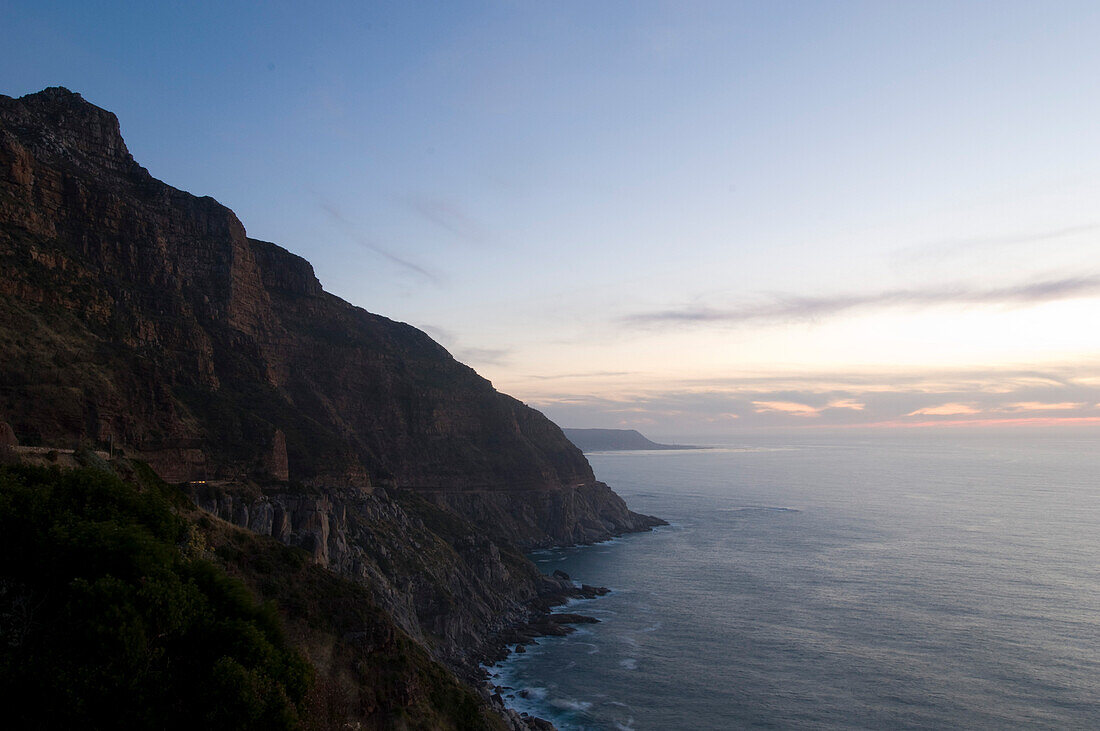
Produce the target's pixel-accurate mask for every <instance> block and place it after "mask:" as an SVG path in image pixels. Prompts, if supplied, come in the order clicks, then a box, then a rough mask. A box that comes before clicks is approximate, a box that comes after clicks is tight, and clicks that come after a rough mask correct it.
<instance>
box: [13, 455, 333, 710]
mask: <svg viewBox="0 0 1100 731" xmlns="http://www.w3.org/2000/svg"><path fill="white" fill-rule="evenodd" d="M170 505H171V496H169V495H167V494H166V493H165V492H164V491H163V490H158V489H154V488H149V487H146V488H144V489H138V488H137V487H135V486H133V485H129V484H126V483H123V482H122V481H121V480H119V479H118V478H117V477H115V476H113V475H110V474H107V473H104V472H102V471H100V470H96V469H83V470H76V471H72V472H64V473H63V472H61V471H59V470H58V469H57V468H56V467H55V468H49V469H46V468H36V467H18V466H15V467H12V466H5V467H0V624H2V625H4V627H3V628H2V629H0V687H3V688H5V695H6V696H7V697H8V699H9V700H8V702H7V704H6V707H5V710H4V717H5V723H6V724H8V728H13V727H14V728H31V727H33V728H50V727H53V728H62V727H63V728H85V727H90V728H97V727H98V728H152V727H156V728H181V729H182V728H240V729H248V728H265V729H268V728H274V729H278V728H293V727H295V726H296V725H297V722H298V712H299V709H300V708H301V706H302V703H303V700H304V698H305V696H306V694H307V692H308V690H309V688H310V684H311V682H312V670H311V667H310V666H309V664H308V663H307V662H306V661H305V660H304V659H303V658H302V657H301V655H299V654H298V653H297V652H296V651H294V650H293V649H292V648H291V647H290V646H289V645H288V644H287V642H286V640H285V638H284V636H283V631H282V628H281V625H280V622H279V618H278V614H277V613H276V612H275V610H274V607H273V606H272V605H270V604H268V605H263V604H260V603H258V602H257V601H256V600H255V598H254V597H253V595H252V594H251V593H250V592H249V591H248V589H247V588H246V587H245V586H244V585H243V584H241V583H240V582H239V581H236V580H234V579H231V578H230V577H229V576H227V575H226V574H225V572H224V571H223V570H222V569H220V568H219V567H217V566H216V565H214V564H212V563H210V562H209V561H206V560H203V559H202V558H201V557H200V556H201V553H200V552H196V551H181V550H180V548H179V547H178V546H180V545H183V546H187V545H188V542H189V540H190V538H191V535H192V530H191V527H192V526H191V524H189V523H188V522H187V521H186V520H184V519H182V518H181V517H179V516H178V515H177V514H175V513H174V512H173V511H172V508H171V507H170Z"/></svg>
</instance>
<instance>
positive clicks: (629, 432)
mask: <svg viewBox="0 0 1100 731" xmlns="http://www.w3.org/2000/svg"><path fill="white" fill-rule="evenodd" d="M562 431H563V432H565V437H566V438H567V439H568V440H569V441H571V442H573V444H576V445H577V446H578V447H579V448H580V450H581V451H582V452H609V451H615V450H629V449H701V447H693V446H691V445H687V444H658V443H657V442H652V441H650V440H649V439H646V438H645V437H644V436H643V435H642V434H641V432H638V431H636V430H634V429H562Z"/></svg>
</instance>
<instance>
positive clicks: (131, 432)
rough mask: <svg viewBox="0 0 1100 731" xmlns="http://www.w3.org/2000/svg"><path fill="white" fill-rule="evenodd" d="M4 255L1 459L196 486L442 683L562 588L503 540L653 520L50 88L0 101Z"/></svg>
mask: <svg viewBox="0 0 1100 731" xmlns="http://www.w3.org/2000/svg"><path fill="white" fill-rule="evenodd" d="M0 269H2V271H3V276H2V277H0V422H7V423H10V425H11V429H10V430H5V432H4V433H5V434H7V433H8V431H10V432H12V434H11V435H10V436H11V439H9V440H8V441H11V442H12V443H14V441H15V437H18V441H19V442H20V443H21V444H22V445H23V446H20V447H11V448H10V449H18V450H23V451H22V452H21V454H23V455H24V458H27V459H29V458H31V457H33V458H34V459H47V457H44V456H42V455H40V454H37V452H34V449H35V448H36V447H50V448H61V447H70V446H73V443H74V442H81V443H84V444H88V443H93V444H94V445H98V446H99V447H100V448H101V449H106V448H107V447H108V446H112V447H113V448H114V449H115V451H116V453H117V451H118V450H119V449H121V450H123V451H124V452H125V454H126V455H127V456H129V457H135V458H138V459H140V460H143V461H146V462H148V463H149V464H150V465H152V466H153V467H154V469H155V470H156V471H157V472H158V473H159V474H160V475H161V476H162V477H164V478H165V479H167V480H168V481H171V482H185V481H192V480H194V481H199V480H201V481H204V483H205V484H204V485H197V486H192V497H193V498H194V499H195V500H196V502H197V503H198V504H199V505H200V506H201V507H203V508H204V509H205V510H207V511H208V512H210V513H213V514H216V515H218V516H220V517H222V518H224V519H226V520H228V521H230V522H232V523H234V524H236V525H238V526H242V527H245V528H248V529H250V530H252V531H253V532H255V533H258V534H260V535H268V536H272V537H274V538H276V539H277V540H279V541H281V542H283V543H286V544H289V545H292V546H297V547H300V548H303V549H305V550H307V551H308V552H309V553H310V554H311V555H312V556H313V558H314V561H315V562H316V563H317V564H320V565H321V566H322V567H326V568H329V569H332V570H333V571H334V572H336V573H339V574H341V575H342V576H344V577H348V578H351V579H353V580H354V581H355V582H356V583H357V584H358V585H359V586H362V587H364V588H365V590H366V591H367V592H368V593H369V595H370V596H371V597H372V600H373V601H374V602H375V603H377V604H378V606H380V607H381V608H382V609H384V610H385V611H386V612H387V613H388V616H390V617H392V621H393V622H395V623H396V624H397V625H398V626H399V627H400V628H401V629H402V630H403V631H405V632H406V633H408V635H409V636H411V637H412V638H414V639H415V640H416V641H418V642H420V643H422V644H423V646H424V647H425V648H427V649H428V650H429V651H430V652H432V653H433V654H434V655H435V656H436V657H438V658H440V659H442V660H444V661H446V662H447V664H448V665H449V666H450V667H451V668H452V669H455V670H456V671H458V672H459V673H462V674H466V675H470V674H471V673H473V672H474V671H475V669H476V666H477V663H478V662H480V661H482V660H483V659H485V658H486V657H487V655H486V653H491V652H492V649H493V643H494V641H496V640H494V638H497V639H498V640H499V638H500V637H502V636H503V635H502V633H506V632H507V631H509V628H514V627H516V626H517V625H522V624H524V623H525V622H529V621H532V617H534V616H535V615H537V614H538V613H539V612H540V611H545V608H546V606H548V604H550V603H552V602H553V601H554V600H555V598H557V599H556V600H558V601H560V600H562V599H563V598H564V597H566V596H568V595H570V592H572V591H574V589H573V587H572V585H571V584H569V582H561V581H558V580H555V579H551V578H549V577H544V576H540V575H539V573H538V571H537V570H536V569H535V567H534V566H533V565H532V564H531V563H530V562H529V561H527V560H526V559H525V558H524V557H523V556H522V554H521V553H520V552H519V550H517V547H518V548H519V549H522V548H529V547H535V546H548V545H555V544H570V543H587V542H593V541H597V540H602V539H606V538H608V537H610V536H612V535H618V534H620V533H624V532H628V531H633V530H641V529H645V528H647V527H649V526H652V525H655V524H657V523H660V521H657V520H655V519H652V518H648V517H646V516H641V515H637V514H635V513H632V512H630V511H629V510H628V509H627V508H626V505H625V504H624V503H623V501H622V500H621V499H620V498H619V497H618V496H617V495H615V494H614V492H612V491H611V489H610V488H608V487H607V486H606V485H603V484H602V483H599V482H596V481H595V479H594V477H593V474H592V471H591V468H590V467H589V465H588V463H587V461H586V460H585V458H584V457H583V455H582V454H581V452H580V451H579V450H578V449H577V448H576V447H574V446H573V445H572V444H571V443H570V442H569V441H568V440H567V439H566V438H565V437H564V435H563V434H562V432H561V430H560V429H558V427H557V426H555V425H554V424H553V423H551V422H550V421H549V420H547V419H546V418H545V417H544V416H543V415H542V414H540V413H538V412H537V411H534V410H532V409H529V408H527V407H526V406H524V405H523V404H522V403H520V402H518V401H516V400H515V399H513V398H511V397H509V396H506V395H503V394H500V393H497V392H496V391H495V390H494V389H493V388H492V386H491V384H490V383H489V382H488V381H486V380H484V379H483V378H481V377H479V376H478V375H477V374H476V373H474V371H473V370H471V369H470V368H468V367H466V366H464V365H462V364H461V363H458V362H457V361H455V360H454V359H453V358H452V357H451V356H450V354H448V353H447V351H446V350H444V349H443V348H442V347H441V346H439V345H438V344H436V343H435V342H433V341H432V340H431V339H430V338H429V337H428V336H427V335H425V334H424V333H422V332H420V331H419V330H416V329H415V328H412V327H410V326H408V325H405V324H402V323H397V322H393V321H391V320H388V319H386V318H384V317H380V316H378V315H373V314H371V313H368V312H366V311H364V310H362V309H359V308H357V307H353V306H352V305H350V304H348V303H347V302H344V301H342V300H340V299H339V298H337V297H335V296H333V295H331V294H328V293H326V292H325V291H324V290H323V289H322V287H321V285H320V283H319V282H318V281H317V278H316V277H315V276H314V273H313V268H312V267H311V266H310V264H309V263H308V262H307V261H305V260H304V259H302V258H301V257H298V256H295V255H294V254H291V253H289V252H287V251H286V250H284V249H282V248H280V247H278V246H276V245H274V244H271V243H267V242H262V241H256V240H253V239H249V238H248V237H247V236H246V234H245V230H244V228H243V226H242V225H241V224H240V222H239V221H238V220H237V218H236V216H235V215H234V214H233V212H232V211H230V210H229V209H227V208H225V207H224V206H221V205H220V204H218V203H217V202H216V201H214V200H213V199H210V198H197V197H195V196H192V195H190V194H188V193H185V192H182V191H179V190H176V189H174V188H172V187H170V186H168V185H166V184H164V183H162V182H160V181H158V180H156V179H154V178H153V177H151V176H150V175H149V173H148V172H147V171H146V170H145V169H144V168H142V167H141V166H140V165H138V164H137V163H136V162H134V160H133V159H132V157H131V156H130V154H129V152H128V151H127V150H126V146H125V144H124V143H123V141H122V137H121V136H120V134H119V125H118V121H117V119H116V118H115V117H114V115H112V114H110V113H109V112H106V111H104V110H102V109H99V108H98V107H95V106H93V105H91V104H89V103H87V102H86V101H84V100H83V99H81V98H80V97H79V96H78V95H76V94H73V93H71V92H69V91H66V90H64V89H47V90H45V91H43V92H40V93H38V94H32V95H29V96H26V97H23V98H21V99H11V98H9V97H3V96H0ZM40 451H41V450H40ZM45 452H46V453H50V450H48V449H47V450H45ZM28 455H29V456H28ZM55 459H56V458H55Z"/></svg>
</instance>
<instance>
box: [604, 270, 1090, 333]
mask: <svg viewBox="0 0 1100 731" xmlns="http://www.w3.org/2000/svg"><path fill="white" fill-rule="evenodd" d="M1094 296H1100V275H1097V274H1094V275H1089V276H1079V277H1064V278H1061V279H1044V280H1037V281H1033V282H1026V283H1023V284H1016V285H1010V286H1005V287H991V288H984V289H983V288H977V287H974V286H971V285H964V284H956V285H951V286H940V287H926V288H923V289H893V290H884V291H881V292H872V293H867V294H842V295H833V296H826V297H802V296H797V295H775V296H773V298H772V300H771V301H770V302H762V303H758V304H747V305H742V306H739V307H732V308H714V307H699V306H691V307H681V308H677V309H668V310H656V311H652V312H640V313H636V314H633V315H628V316H626V317H624V318H622V321H623V322H625V323H626V324H630V325H640V326H659V325H676V324H681V325H682V324H692V323H697V324H711V323H713V324H718V325H739V324H744V323H751V322H775V321H792V320H816V319H818V318H822V317H828V316H833V315H838V314H841V313H844V312H847V311H849V310H856V309H870V308H886V307H905V306H909V307H936V306H942V305H1027V304H1038V303H1042V302H1054V301H1057V300H1064V299H1073V298H1076V297H1094Z"/></svg>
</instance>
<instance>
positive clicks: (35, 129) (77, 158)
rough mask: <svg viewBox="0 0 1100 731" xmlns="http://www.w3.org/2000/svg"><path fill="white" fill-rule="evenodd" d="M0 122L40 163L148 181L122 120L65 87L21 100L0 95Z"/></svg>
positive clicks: (53, 87) (31, 95) (48, 89)
mask: <svg viewBox="0 0 1100 731" xmlns="http://www.w3.org/2000/svg"><path fill="white" fill-rule="evenodd" d="M0 121H2V122H3V123H4V124H5V125H7V126H9V127H11V128H12V129H13V131H16V132H17V134H18V136H19V138H20V141H21V142H22V143H23V144H29V145H30V146H31V147H32V148H33V149H31V152H32V153H33V154H34V156H35V157H37V158H39V159H43V160H48V161H50V162H52V163H56V164H59V165H63V166H65V167H76V168H78V169H80V170H82V171H83V172H85V173H89V172H90V173H98V172H110V173H115V174H122V175H126V176H133V175H139V176H142V177H144V176H147V175H148V173H146V172H145V169H144V168H143V167H141V166H140V165H138V164H137V163H136V162H134V158H133V157H132V156H131V155H130V151H129V150H128V149H127V148H126V143H125V142H124V141H123V139H122V131H121V129H120V127H119V123H118V117H116V116H115V115H114V114H113V113H111V112H109V111H107V110H106V109H102V108H100V107H97V106H96V105H95V104H92V103H91V102H89V101H88V100H86V99H85V98H84V97H82V96H81V95H80V94H78V93H76V92H74V91H70V90H69V89H66V88H65V87H63V86H51V87H48V88H46V89H43V90H42V91H39V92H35V93H33V94H27V95H25V96H22V97H19V98H18V99H13V98H11V97H7V96H2V95H0Z"/></svg>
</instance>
